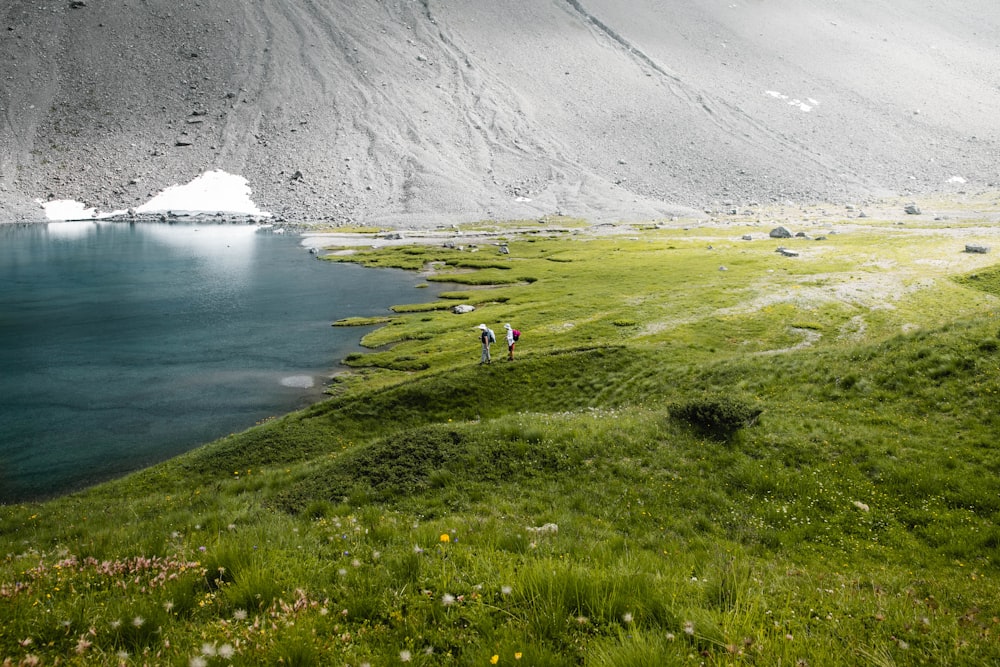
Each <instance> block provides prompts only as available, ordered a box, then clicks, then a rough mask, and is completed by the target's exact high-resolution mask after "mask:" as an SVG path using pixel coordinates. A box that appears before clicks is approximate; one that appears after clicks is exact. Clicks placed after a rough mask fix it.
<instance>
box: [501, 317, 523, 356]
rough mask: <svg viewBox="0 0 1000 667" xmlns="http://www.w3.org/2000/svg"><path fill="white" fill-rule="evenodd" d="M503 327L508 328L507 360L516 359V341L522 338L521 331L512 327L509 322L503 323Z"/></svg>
mask: <svg viewBox="0 0 1000 667" xmlns="http://www.w3.org/2000/svg"><path fill="white" fill-rule="evenodd" d="M503 328H504V329H506V330H507V361H514V343H516V342H517V341H518V339H520V338H521V332H520V331H518V330H517V329H511V328H510V324H509V323H508V324H505V325H503Z"/></svg>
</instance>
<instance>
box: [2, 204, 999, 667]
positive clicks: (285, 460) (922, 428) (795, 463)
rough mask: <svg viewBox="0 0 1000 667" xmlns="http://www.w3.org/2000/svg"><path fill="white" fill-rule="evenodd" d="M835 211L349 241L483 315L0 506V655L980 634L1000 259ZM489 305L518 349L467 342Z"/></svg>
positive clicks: (304, 660) (916, 638) (839, 657)
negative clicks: (333, 380) (216, 433)
mask: <svg viewBox="0 0 1000 667" xmlns="http://www.w3.org/2000/svg"><path fill="white" fill-rule="evenodd" d="M869 225H870V226H869ZM834 226H835V227H837V229H836V230H827V231H838V233H836V234H829V233H824V234H823V235H824V236H826V238H825V240H817V239H816V238H815V237H816V236H819V234H814V233H812V232H810V236H812V237H813V238H806V239H792V240H785V241H781V242H780V243H783V244H785V245H786V246H787V247H789V248H792V247H794V248H795V249H797V250H798V251H799V255H798V257H785V256H782V255H779V254H777V253H775V252H774V250H775V247H776V246H777V245H779V242H777V241H775V240H772V239H766V238H765V237H766V229H764V230H763V233H762V229H761V228H760V227H754V226H750V227H747V228H722V229H720V228H711V229H709V228H703V229H686V230H685V229H681V228H678V229H657V228H654V227H649V228H646V229H635V230H632V231H630V232H628V235H627V236H608V237H602V236H599V235H595V234H592V233H570V232H565V233H555V234H551V235H550V234H548V233H545V234H535V235H521V234H518V235H514V234H512V235H511V237H510V238H509V239H508V242H509V247H510V250H511V252H510V255H501V254H499V253H498V252H497V251H496V248H495V247H492V246H482V247H480V248H479V249H478V252H475V253H473V252H470V251H469V249H465V250H462V251H458V250H453V249H447V248H431V247H412V246H411V247H404V248H399V249H383V250H380V251H375V252H366V253H361V254H358V255H355V256H353V257H352V259H353V260H356V261H364V262H369V263H372V264H392V265H406V266H411V267H413V268H423V269H427V268H432V269H433V273H432V274H431V278H432V279H441V280H449V281H453V282H454V281H462V282H464V283H465V284H468V285H469V286H470V288H469V289H468V290H467V291H465V290H459V291H458V292H456V293H455V294H453V295H452V297H454V298H451V299H449V302H451V301H454V302H455V303H463V302H464V303H475V304H476V305H477V306H478V310H477V312H476V313H474V314H472V315H464V316H459V315H453V314H451V313H450V312H448V311H445V310H433V309H432V310H422V309H420V308H416V309H406V308H403V309H399V310H412V311H414V312H405V313H397V314H396V315H394V316H392V318H391V321H390V322H388V323H387V324H385V325H384V326H383V327H382V328H380V329H378V330H376V331H374V332H372V333H370V334H368V336H366V343H367V344H368V345H370V346H371V347H373V349H374V348H378V351H375V352H373V353H372V354H369V355H364V356H363V357H360V358H357V359H354V360H353V361H352V363H354V365H356V366H357V367H358V375H357V376H356V378H355V379H354V380H352V381H348V382H345V383H344V384H343V385H341V386H338V387H336V388H335V392H334V394H335V395H334V396H332V397H331V398H330V399H329V400H328V401H326V402H324V403H321V404H319V405H316V406H313V407H312V408H310V409H308V410H305V411H302V412H299V413H296V414H293V415H289V416H286V417H282V418H279V419H275V420H272V421H270V422H268V423H266V424H263V425H261V426H259V427H257V428H254V429H251V430H250V431H247V432H246V433H242V434H238V435H234V436H231V437H228V438H225V439H222V440H220V441H218V442H215V443H212V444H210V445H207V446H205V447H203V448H201V449H199V450H197V451H195V452H192V453H190V454H188V455H185V456H182V457H179V458H177V459H175V460H172V461H170V462H167V463H165V464H162V465H159V466H156V467H154V468H152V469H149V470H146V471H143V472H140V473H137V474H135V475H132V476H130V477H128V478H125V479H122V480H118V481H115V482H111V483H108V484H104V485H102V486H99V487H96V488H94V489H91V490H89V491H86V492H84V493H80V494H75V495H73V496H69V497H66V498H61V499H57V500H54V501H51V502H47V503H43V504H31V505H18V506H9V507H2V508H0V553H3V554H5V556H4V558H3V560H2V561H0V620H2V622H0V658H2V659H7V660H8V664H13V665H18V664H46V665H48V664H64V665H75V664H79V665H82V664H125V665H141V664H168V665H225V664H259V665H274V664H286V665H310V664H316V665H320V664H323V665H326V664H345V665H364V664H369V665H392V664H399V663H401V662H408V663H412V664H424V665H432V664H433V665H437V664H456V665H489V664H499V665H519V664H523V665H574V664H587V665H622V666H624V665H662V664H710V665H721V664H727V665H741V664H748V665H749V664H758V665H765V664H766V665H776V664H781V665H838V664H843V665H857V664H872V665H911V664H912V665H917V664H933V665H946V664H952V665H981V664H993V663H996V662H998V661H1000V642H998V632H1000V603H998V600H1000V583H998V575H1000V571H998V562H997V558H996V553H997V547H998V546H1000V525H998V521H1000V481H998V479H1000V478H998V474H1000V450H998V448H997V444H996V443H997V440H998V438H997V436H998V434H1000V417H998V415H997V411H996V404H997V396H998V392H1000V322H998V320H997V312H998V311H997V303H998V301H997V299H998V290H997V288H996V284H997V281H996V279H995V274H996V273H997V272H998V269H997V268H996V267H994V266H993V264H992V262H993V258H992V257H990V255H989V254H986V255H972V254H964V253H961V247H962V246H961V242H960V241H957V240H956V238H955V235H954V234H952V233H943V232H944V230H943V229H942V228H940V226H938V225H936V224H935V223H928V224H927V225H925V227H924V228H923V232H922V233H917V230H916V229H913V228H911V229H910V230H909V231H908V232H907V233H887V231H886V230H890V232H891V227H890V226H889V224H888V223H886V224H885V225H884V226H880V224H879V223H878V222H877V221H876V222H874V223H872V222H871V221H868V223H867V224H866V226H865V227H861V226H860V225H856V224H854V223H850V222H848V221H838V222H837V223H836V224H835V225H834ZM952 231H954V229H952ZM746 233H749V234H751V237H752V239H751V240H750V241H745V240H743V239H742V236H743V235H744V234H746ZM956 244H957V245H956ZM428 263H431V264H428ZM507 276H510V278H511V279H509V280H508V279H507ZM484 277H485V279H484ZM483 282H488V283H493V284H499V287H495V288H487V289H482V288H478V289H472V288H471V286H473V285H476V286H479V285H480V284H481V283H483ZM469 317H472V318H473V319H467V318H469ZM480 321H484V322H487V323H489V324H490V325H491V326H493V327H494V328H495V329H497V330H498V331H499V327H500V326H501V325H502V323H503V322H507V321H510V322H512V323H513V324H514V326H516V327H518V328H520V329H521V330H522V331H524V338H523V340H522V342H521V343H519V348H520V349H519V350H518V358H517V360H516V361H515V362H513V363H506V362H504V361H502V357H503V356H504V355H503V354H501V353H500V350H499V349H497V348H495V353H494V358H495V359H498V360H497V361H494V363H493V364H492V365H490V366H483V367H480V366H476V365H475V364H476V361H478V355H479V351H478V342H477V339H476V334H475V332H474V331H473V327H475V325H476V324H478V323H479V322H480ZM389 344H391V345H389ZM385 346H388V347H387V348H386V347H385ZM758 413H759V416H758V417H757V418H756V419H750V418H749V417H750V416H752V415H757V414H758ZM733 415H735V416H736V417H737V421H735V422H732V423H731V424H730V426H731V428H729V429H725V428H724V429H721V430H718V429H717V430H712V429H710V428H706V427H708V426H711V424H709V423H708V422H709V421H710V420H711V419H712V418H713V417H720V418H725V417H729V416H733Z"/></svg>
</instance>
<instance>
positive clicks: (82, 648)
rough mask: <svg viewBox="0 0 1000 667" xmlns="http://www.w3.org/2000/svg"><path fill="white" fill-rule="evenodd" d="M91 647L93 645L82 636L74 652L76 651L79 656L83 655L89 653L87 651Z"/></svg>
mask: <svg viewBox="0 0 1000 667" xmlns="http://www.w3.org/2000/svg"><path fill="white" fill-rule="evenodd" d="M91 646H93V643H92V642H89V641H87V640H86V639H85V638H84V635H80V640H79V641H78V642H77V643H76V648H74V649H73V650H74V651H76V653H77V655H83V654H84V653H86V652H87V649H88V648H90V647H91Z"/></svg>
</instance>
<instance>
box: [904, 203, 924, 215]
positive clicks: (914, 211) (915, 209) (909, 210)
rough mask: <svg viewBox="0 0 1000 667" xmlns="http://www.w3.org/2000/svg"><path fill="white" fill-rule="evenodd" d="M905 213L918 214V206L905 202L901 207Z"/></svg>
mask: <svg viewBox="0 0 1000 667" xmlns="http://www.w3.org/2000/svg"><path fill="white" fill-rule="evenodd" d="M903 211H905V212H906V214H907V215H920V207H919V206H917V205H916V204H907V205H906V207H905V208H904V209H903Z"/></svg>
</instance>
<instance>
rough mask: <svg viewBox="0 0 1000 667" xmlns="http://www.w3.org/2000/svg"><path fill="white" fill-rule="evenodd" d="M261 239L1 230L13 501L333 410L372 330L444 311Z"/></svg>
mask: <svg viewBox="0 0 1000 667" xmlns="http://www.w3.org/2000/svg"><path fill="white" fill-rule="evenodd" d="M420 282H421V280H420V278H419V277H418V276H417V275H415V274H413V273H408V272H404V271H396V270H382V269H378V270H375V269H366V268H362V267H359V266H356V265H352V264H339V263H333V262H324V261H319V260H318V259H316V258H315V257H314V256H313V255H310V254H309V253H308V252H307V251H306V250H305V249H304V248H303V247H302V246H301V243H300V239H299V238H298V237H297V236H296V235H292V234H286V235H279V234H273V233H266V232H265V233H262V232H261V231H258V230H257V229H256V228H254V227H252V226H246V225H210V224H209V225H199V224H194V223H183V224H156V223H143V224H134V225H130V224H128V223H120V222H119V223H95V222H86V223H49V224H37V225H0V502H13V501H18V500H25V499H35V498H44V497H49V496H53V495H58V494H62V493H65V492H68V491H71V490H75V489H78V488H81V487H84V486H88V485H91V484H94V483H96V482H99V481H103V480H106V479H108V478H111V477H115V476H120V475H122V474H124V473H127V472H130V471H134V470H137V469H139V468H142V467H145V466H148V465H150V464H153V463H156V462H158V461H162V460H165V459H167V458H170V457H171V456H174V455H176V454H179V453H181V452H184V451H187V450H189V449H191V448H193V447H195V446H197V445H199V444H203V443H205V442H209V441H211V440H214V439H216V438H218V437H221V436H223V435H226V434H228V433H232V432H236V431H241V430H244V429H246V428H248V427H250V426H252V425H254V423H256V422H258V421H259V420H261V419H264V418H266V417H270V416H275V415H278V414H282V413H286V412H289V411H292V410H294V409H297V408H300V407H304V406H306V405H308V404H309V403H311V402H315V401H316V400H319V399H321V398H322V396H323V394H322V392H323V388H324V384H325V382H326V381H328V379H329V377H330V376H331V375H332V374H333V373H334V372H336V370H337V367H338V363H339V362H340V360H341V359H343V358H344V357H345V356H346V355H347V354H350V353H351V352H354V351H358V350H360V349H361V348H360V346H359V345H358V341H359V339H360V338H361V336H362V335H364V333H366V332H367V331H368V330H369V329H367V328H364V329H360V328H344V327H332V326H331V323H332V322H333V321H335V320H337V319H340V318H343V317H349V316H355V315H357V316H369V315H377V314H386V313H387V312H388V308H389V306H391V305H394V304H399V303H413V302H418V301H426V300H433V299H434V298H435V296H436V294H434V293H430V292H436V291H439V290H440V289H443V287H440V286H439V287H432V288H430V289H415V287H416V285H417V284H419V283H420Z"/></svg>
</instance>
